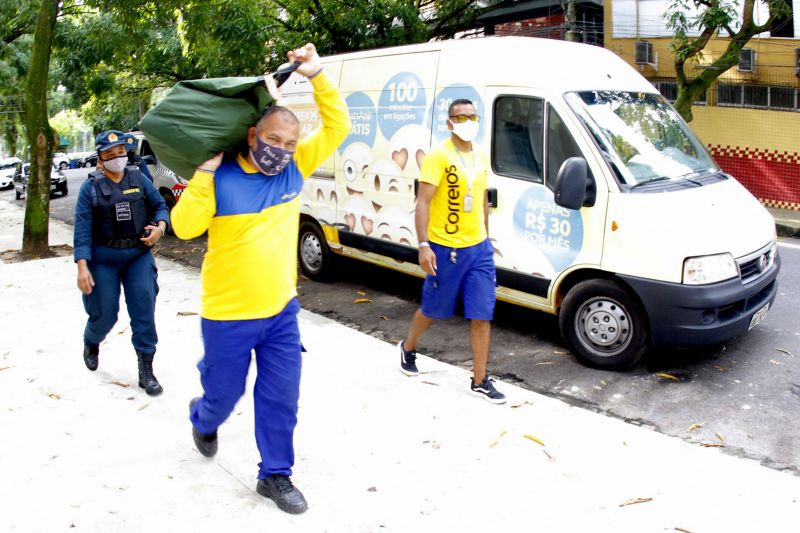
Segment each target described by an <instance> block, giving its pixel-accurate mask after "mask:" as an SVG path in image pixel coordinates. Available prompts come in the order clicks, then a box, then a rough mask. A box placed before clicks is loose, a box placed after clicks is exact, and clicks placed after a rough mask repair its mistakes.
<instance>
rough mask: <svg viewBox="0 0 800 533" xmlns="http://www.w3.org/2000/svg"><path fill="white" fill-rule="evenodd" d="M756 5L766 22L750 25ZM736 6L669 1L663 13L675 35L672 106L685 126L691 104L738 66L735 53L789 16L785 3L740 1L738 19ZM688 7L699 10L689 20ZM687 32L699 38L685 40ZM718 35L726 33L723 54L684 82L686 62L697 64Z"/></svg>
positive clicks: (706, 0) (722, 1)
mask: <svg viewBox="0 0 800 533" xmlns="http://www.w3.org/2000/svg"><path fill="white" fill-rule="evenodd" d="M757 1H758V2H763V3H764V4H765V5H766V6H767V8H768V9H769V18H768V19H767V21H766V22H764V24H761V25H758V24H756V23H755V22H754V12H755V7H756V2H757ZM738 5H739V4H738V1H737V0H673V2H672V3H671V4H670V6H669V8H668V9H667V13H666V16H667V27H668V28H669V29H671V30H673V31H674V32H675V36H674V37H673V39H672V44H671V46H670V48H671V49H672V53H673V55H674V56H675V73H676V81H677V86H678V97H677V99H676V100H675V104H674V105H675V109H676V110H677V111H678V113H680V114H681V116H682V117H683V118H684V119H685V120H686V121H687V122H691V120H692V118H693V117H692V103H693V102H694V101H695V100H698V99H699V98H700V97H701V96H702V95H703V94H705V92H706V90H708V88H709V87H710V86H711V84H712V83H713V82H714V80H716V79H717V78H719V77H720V76H721V75H722V74H723V73H724V72H725V71H727V70H728V69H730V68H731V67H733V66H734V65H737V64H738V63H739V52H740V51H741V50H742V48H744V46H745V45H746V44H747V42H748V41H749V40H750V39H751V38H752V37H753V36H754V35H758V34H759V33H763V32H765V31H769V30H770V29H771V28H772V27H773V25H775V23H776V22H777V21H780V20H782V19H783V17H785V16H786V15H787V14H788V13H790V10H789V6H788V5H787V3H786V0H743V4H742V10H741V15H740V13H738V12H737V7H738ZM691 6H694V7H695V8H697V9H698V10H699V13H698V14H697V16H696V17H694V18H692V19H690V18H689V17H688V16H687V12H689V11H690V8H691ZM740 16H741V18H739V17H740ZM735 24H738V25H739V28H738V31H735V30H734V25H735ZM691 29H696V30H697V31H699V32H700V35H699V36H697V37H689V35H688V34H689V32H690V31H691ZM721 31H725V32H727V34H728V38H729V39H730V41H729V42H728V46H727V48H726V49H725V52H723V53H722V55H720V56H719V57H718V58H717V59H716V60H714V61H713V62H712V63H711V64H710V65H708V66H707V67H706V68H705V69H704V70H703V72H701V73H700V75H698V76H697V77H696V78H694V79H692V80H690V79H688V77H687V76H686V62H687V61H698V60H699V59H700V58H701V57H702V53H703V49H704V48H705V47H706V45H707V44H708V42H709V40H710V39H711V38H712V37H713V36H714V35H717V34H718V33H719V32H721Z"/></svg>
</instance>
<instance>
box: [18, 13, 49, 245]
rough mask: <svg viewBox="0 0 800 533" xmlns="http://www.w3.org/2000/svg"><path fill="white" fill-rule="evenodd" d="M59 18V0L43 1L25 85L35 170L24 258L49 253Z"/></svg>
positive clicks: (31, 177) (31, 175) (30, 179)
mask: <svg viewBox="0 0 800 533" xmlns="http://www.w3.org/2000/svg"><path fill="white" fill-rule="evenodd" d="M57 14H58V0H42V3H41V5H40V6H39V14H38V15H37V18H36V30H35V33H34V36H33V48H32V50H31V66H30V70H29V71H28V80H27V83H26V85H25V126H26V128H27V134H28V144H29V145H30V158H31V169H30V173H29V175H28V192H27V199H26V201H25V227H24V230H23V233H22V254H23V255H28V256H42V255H46V254H47V253H48V251H49V242H48V241H49V232H48V225H49V221H50V169H51V168H52V165H53V152H54V151H55V149H56V147H57V146H58V135H57V134H56V132H55V131H54V130H53V128H51V127H50V121H49V120H48V112H47V79H48V73H49V70H50V50H51V46H52V43H53V33H54V32H55V28H56V15H57Z"/></svg>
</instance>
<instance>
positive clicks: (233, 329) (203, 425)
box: [189, 298, 302, 479]
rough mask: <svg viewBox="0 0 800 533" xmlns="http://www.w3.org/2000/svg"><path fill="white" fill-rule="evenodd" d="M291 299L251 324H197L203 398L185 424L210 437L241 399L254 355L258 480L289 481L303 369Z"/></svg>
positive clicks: (297, 305) (297, 307) (297, 304)
mask: <svg viewBox="0 0 800 533" xmlns="http://www.w3.org/2000/svg"><path fill="white" fill-rule="evenodd" d="M299 311H300V302H298V300H297V298H294V299H292V301H290V302H289V303H288V304H287V305H286V307H284V308H283V310H282V311H281V312H280V313H278V314H277V315H275V316H273V317H269V318H261V319H254V320H208V319H205V318H204V319H202V330H203V345H204V349H205V354H204V356H203V359H202V360H201V361H200V363H199V364H198V365H197V368H198V369H199V370H200V382H201V384H202V385H203V397H202V398H201V399H200V401H198V402H196V403H195V404H194V406H193V407H192V411H191V413H190V415H189V419H190V420H191V421H192V424H193V425H194V427H195V428H197V430H198V431H200V432H201V433H204V434H206V435H208V434H211V433H214V432H215V431H217V428H218V427H219V426H220V425H221V424H222V423H223V422H225V420H226V419H227V418H228V416H229V415H230V414H231V412H232V411H233V408H234V406H235V405H236V402H237V401H238V400H239V398H241V397H242V395H243V394H244V390H245V382H246V380H247V371H248V369H249V367H250V359H251V353H252V352H253V351H255V355H256V371H257V373H258V374H257V376H256V382H255V387H254V389H253V403H254V407H255V433H256V445H257V446H258V451H259V453H260V454H261V463H260V464H259V472H258V478H259V479H264V478H265V477H267V476H270V475H273V474H280V475H284V476H290V475H291V474H292V466H293V465H294V428H295V426H296V425H297V400H298V398H299V396H300V369H301V366H302V356H301V349H302V348H301V345H300V330H299V327H298V325H297V313H298V312H299Z"/></svg>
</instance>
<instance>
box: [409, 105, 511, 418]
mask: <svg viewBox="0 0 800 533" xmlns="http://www.w3.org/2000/svg"><path fill="white" fill-rule="evenodd" d="M447 115H448V120H447V128H448V129H449V130H450V132H451V135H450V138H449V139H447V140H446V141H444V142H443V143H442V144H441V145H439V146H438V147H436V148H435V149H433V150H432V151H431V152H430V153H429V154H428V155H427V156H426V157H425V160H424V161H423V163H422V168H421V169H420V176H419V191H418V193H417V210H416V226H417V239H418V240H419V264H420V267H422V270H424V271H425V273H426V274H427V276H426V277H425V284H424V285H423V288H422V306H421V307H420V308H419V309H418V310H417V312H416V313H415V314H414V319H413V320H412V322H411V327H410V329H409V332H408V338H406V339H405V340H404V341H400V343H399V344H398V347H399V348H400V370H401V371H402V372H403V373H404V374H406V375H409V376H414V375H417V374H418V373H419V371H418V370H417V365H416V356H417V352H416V347H417V341H418V340H419V337H420V336H421V335H422V334H423V333H424V332H425V330H427V329H428V327H429V326H430V325H431V324H432V323H433V321H434V320H441V319H445V318H449V317H451V316H452V315H453V313H455V309H456V304H457V303H458V301H459V299H460V300H462V301H463V303H464V317H465V318H467V319H468V320H470V321H471V324H470V344H471V346H472V361H473V375H472V382H471V383H470V390H471V392H472V393H473V394H475V395H477V396H481V397H483V398H485V399H486V400H488V401H490V402H492V403H504V402H505V401H506V397H505V395H504V394H503V393H501V392H499V391H498V390H497V389H496V388H495V387H494V384H493V380H492V379H490V378H489V377H488V376H487V375H486V364H487V362H488V360H489V337H490V333H491V320H492V317H493V315H494V302H495V268H494V247H493V246H492V244H491V242H489V238H488V234H489V201H488V197H487V195H486V188H487V186H488V162H487V160H486V156H485V155H484V154H483V153H482V152H481V151H480V150H479V149H478V148H477V147H476V146H474V145H473V142H472V141H473V140H474V139H475V137H476V136H477V133H478V126H479V121H480V117H479V116H478V115H477V112H476V110H475V105H474V104H473V103H472V102H471V101H469V100H463V99H461V100H455V101H454V102H453V103H452V104H450V107H449V109H448V112H447Z"/></svg>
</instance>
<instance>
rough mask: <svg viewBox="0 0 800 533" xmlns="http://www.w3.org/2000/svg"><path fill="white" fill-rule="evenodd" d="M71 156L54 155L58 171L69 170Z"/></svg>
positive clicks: (63, 154)
mask: <svg viewBox="0 0 800 533" xmlns="http://www.w3.org/2000/svg"><path fill="white" fill-rule="evenodd" d="M69 161H70V159H69V156H68V155H67V154H65V153H62V152H56V153H54V154H53V166H54V167H56V168H57V169H58V170H67V169H68V168H69Z"/></svg>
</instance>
